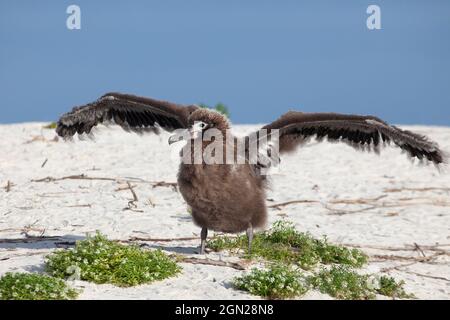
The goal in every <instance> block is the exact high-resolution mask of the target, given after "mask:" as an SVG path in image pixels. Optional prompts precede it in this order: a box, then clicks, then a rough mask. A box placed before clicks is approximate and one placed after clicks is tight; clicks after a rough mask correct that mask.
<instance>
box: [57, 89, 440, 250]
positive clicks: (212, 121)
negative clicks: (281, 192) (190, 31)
mask: <svg viewBox="0 0 450 320" xmlns="http://www.w3.org/2000/svg"><path fill="white" fill-rule="evenodd" d="M110 123H113V124H116V125H119V126H120V127H122V128H123V129H124V130H125V131H132V132H136V133H140V134H143V133H147V132H149V133H156V134H159V133H160V132H161V130H164V131H167V132H172V133H174V132H183V133H187V134H188V135H187V138H185V139H184V140H186V141H185V142H186V145H185V146H184V147H183V148H182V150H181V152H180V157H181V159H182V161H180V166H179V169H178V175H177V183H178V189H179V191H180V193H181V195H182V197H183V198H184V200H185V201H186V203H187V205H188V207H189V208H190V212H191V215H192V220H193V222H194V223H195V224H196V225H197V226H198V227H200V228H201V232H200V248H199V253H200V254H204V253H205V247H206V240H207V236H208V230H213V231H219V232H226V233H241V232H246V234H247V238H248V251H249V252H251V246H252V239H253V233H254V230H255V229H262V228H264V227H265V225H266V221H267V206H266V190H267V188H268V185H269V184H268V179H267V175H266V174H265V173H264V174H263V170H264V169H267V168H268V167H269V169H270V164H269V165H268V163H267V161H266V162H264V161H262V160H261V159H263V158H260V157H259V156H257V157H256V160H254V161H250V156H249V153H250V152H249V151H250V149H251V147H250V144H251V143H252V142H250V141H251V139H250V138H249V137H250V135H248V136H245V137H240V138H237V137H236V136H234V135H228V136H227V134H226V132H227V131H229V130H230V128H231V124H230V122H229V120H228V118H227V117H226V116H224V115H223V114H221V113H219V112H217V111H215V110H211V109H205V108H201V107H199V106H198V105H195V104H190V105H189V104H188V105H183V104H177V103H172V102H169V101H162V100H156V99H152V98H147V97H140V96H136V95H132V94H124V93H118V92H110V93H106V94H104V95H103V96H101V97H100V98H99V99H97V100H96V101H94V102H91V103H88V104H86V105H82V106H77V107H74V108H73V109H72V110H71V111H70V112H67V113H65V114H63V115H62V116H61V117H60V119H59V120H58V122H57V127H56V132H57V134H58V135H59V136H61V137H63V138H66V139H70V138H71V137H73V136H75V135H76V134H78V135H83V134H88V135H89V134H92V129H93V128H94V127H96V126H97V125H99V124H110ZM208 130H216V131H217V132H219V133H221V134H223V137H225V138H224V139H223V140H222V141H219V142H218V143H219V144H222V145H223V146H224V147H225V148H227V147H228V148H230V149H231V151H232V153H233V156H234V155H236V154H237V147H236V145H237V144H238V143H239V142H242V141H243V145H244V147H243V150H244V161H240V162H239V161H237V158H238V157H237V156H236V159H234V158H233V159H234V160H233V161H232V162H231V163H228V162H225V163H206V160H205V159H200V162H198V161H197V162H195V159H194V158H195V157H196V155H198V154H199V152H204V151H206V150H207V149H208V148H209V147H211V145H212V143H213V142H212V139H211V140H208V139H204V136H205V134H206V133H207V132H208ZM261 130H265V132H268V134H267V136H270V133H272V132H273V133H275V132H276V133H277V138H278V139H277V140H278V141H277V149H278V150H277V153H276V157H278V156H281V155H284V154H287V153H291V152H293V151H295V150H297V149H298V148H300V147H301V146H302V145H304V144H306V143H308V142H309V141H310V140H312V139H316V140H317V141H324V140H327V141H329V142H343V143H346V144H348V145H350V146H352V147H353V148H355V149H357V150H368V151H374V152H376V153H379V151H380V149H381V147H384V146H386V145H393V146H395V147H398V148H400V149H401V150H403V151H404V152H406V153H407V155H408V156H409V157H410V158H416V159H419V160H420V161H422V162H426V163H433V164H435V165H436V166H437V167H438V168H440V167H441V165H443V164H446V163H447V157H448V155H447V153H445V152H444V151H443V150H441V149H440V148H439V146H438V144H437V143H435V142H434V141H432V140H430V139H429V138H427V137H426V136H422V135H419V134H417V133H414V132H411V131H407V130H403V129H400V128H398V127H396V126H393V125H390V124H388V123H387V122H385V121H383V120H381V119H379V118H377V117H374V116H362V115H347V114H338V113H304V112H300V111H289V112H287V113H285V114H283V115H282V116H281V117H279V118H278V119H276V120H275V121H273V122H272V123H269V124H267V125H265V126H263V127H262V128H261ZM180 136H182V135H180V134H174V135H171V136H170V138H169V140H168V143H169V144H172V143H175V142H178V141H180V140H183V139H180ZM255 136H256V140H255V141H256V144H261V145H264V143H262V141H263V140H262V137H263V136H264V135H258V134H256V135H255ZM267 136H266V137H267ZM214 141H216V140H214ZM188 142H189V143H188ZM216 142H217V141H216ZM195 143H199V144H197V146H198V145H199V146H200V149H199V150H200V151H198V150H197V151H196V150H195V148H193V146H194V145H195ZM253 143H255V142H253ZM270 148H271V147H270V146H269V144H267V143H266V149H270ZM214 152H215V151H214ZM214 152H213V153H214ZM258 152H259V151H258ZM186 155H188V156H187V157H188V158H189V159H190V160H189V159H188V161H185V160H186V158H183V157H184V156H186ZM278 159H279V158H278Z"/></svg>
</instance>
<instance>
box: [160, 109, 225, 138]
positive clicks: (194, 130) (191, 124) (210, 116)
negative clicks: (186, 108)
mask: <svg viewBox="0 0 450 320" xmlns="http://www.w3.org/2000/svg"><path fill="white" fill-rule="evenodd" d="M213 128H214V129H217V130H220V131H221V132H222V134H223V135H224V136H225V134H226V130H228V129H229V128H230V123H229V122H228V119H227V117H226V116H224V115H223V114H221V113H220V112H218V111H215V110H211V109H205V108H198V109H196V110H195V111H193V112H192V113H191V114H190V115H189V118H188V130H189V133H190V136H191V138H193V139H196V138H198V137H202V135H203V133H204V132H205V131H206V130H208V129H213ZM180 140H183V139H182V138H180V137H179V136H178V137H177V136H176V135H174V136H171V137H170V138H169V144H172V143H174V142H178V141H180Z"/></svg>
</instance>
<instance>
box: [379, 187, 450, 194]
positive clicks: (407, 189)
mask: <svg viewBox="0 0 450 320" xmlns="http://www.w3.org/2000/svg"><path fill="white" fill-rule="evenodd" d="M383 191H384V192H389V193H397V192H402V191H416V192H427V191H450V188H440V187H428V188H392V189H384V190H383Z"/></svg>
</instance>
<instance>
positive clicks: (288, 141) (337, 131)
mask: <svg viewBox="0 0 450 320" xmlns="http://www.w3.org/2000/svg"><path fill="white" fill-rule="evenodd" d="M263 129H267V130H268V131H269V132H270V130H272V129H278V130H279V152H280V153H286V152H289V151H293V150H295V149H296V147H298V146H299V145H301V144H302V143H305V142H307V141H308V140H309V139H310V138H312V137H316V138H317V139H318V140H319V141H322V140H323V139H324V138H327V139H328V141H342V142H345V143H347V144H349V145H350V146H352V147H354V148H356V149H360V150H361V149H362V150H364V149H367V150H374V151H375V152H378V151H379V147H380V145H384V144H386V143H390V142H393V143H394V144H395V145H397V146H398V147H400V148H401V149H402V150H404V151H406V152H407V153H408V155H409V156H411V157H413V158H414V157H415V158H418V159H420V160H428V161H430V162H433V163H435V164H441V163H444V162H445V160H446V159H445V155H444V152H443V151H441V150H440V149H439V147H438V145H437V144H436V143H435V142H433V141H431V140H429V139H428V138H427V137H425V136H421V135H418V134H416V133H413V132H410V131H406V130H401V129H399V128H397V127H395V126H391V125H389V124H387V123H386V122H384V121H383V120H381V119H379V118H376V117H372V116H357V115H344V114H335V113H302V112H295V111H290V112H288V113H286V114H284V115H283V116H281V117H280V118H279V119H278V120H276V121H274V122H272V123H270V124H268V125H266V126H264V127H263Z"/></svg>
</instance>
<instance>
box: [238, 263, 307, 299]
mask: <svg viewBox="0 0 450 320" xmlns="http://www.w3.org/2000/svg"><path fill="white" fill-rule="evenodd" d="M233 285H234V287H236V288H237V289H240V290H244V291H248V292H250V293H251V294H254V295H258V296H261V297H265V298H269V299H283V298H292V297H296V296H301V295H303V294H305V293H306V292H307V291H308V288H307V287H306V286H305V282H304V278H303V275H302V274H301V273H300V272H299V271H297V270H293V269H291V268H290V267H289V266H286V265H273V266H271V267H270V268H269V269H267V270H260V269H256V268H254V269H252V271H251V272H250V273H248V274H246V275H243V276H241V277H237V278H235V279H234V281H233Z"/></svg>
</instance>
